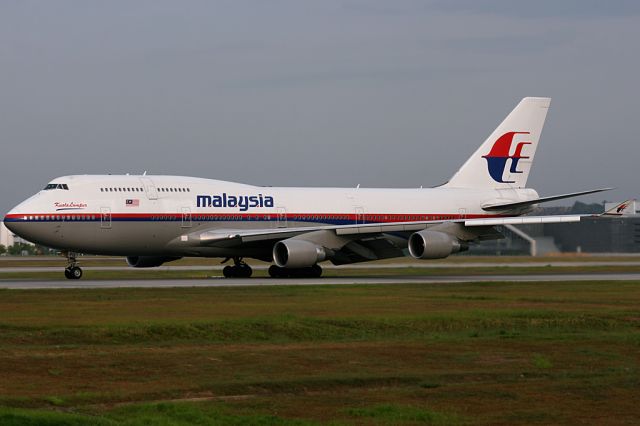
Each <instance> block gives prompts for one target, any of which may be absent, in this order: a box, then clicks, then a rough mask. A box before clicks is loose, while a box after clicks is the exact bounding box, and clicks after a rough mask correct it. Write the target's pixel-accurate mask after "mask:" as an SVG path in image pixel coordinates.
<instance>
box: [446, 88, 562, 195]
mask: <svg viewBox="0 0 640 426" xmlns="http://www.w3.org/2000/svg"><path fill="white" fill-rule="evenodd" d="M550 103H551V98H524V99H522V100H521V101H520V103H519V104H518V105H517V106H516V107H515V108H514V109H513V111H511V113H510V114H509V115H508V116H507V118H505V119H504V121H503V122H502V123H500V125H499V126H498V127H497V128H496V129H495V130H494V131H493V133H491V136H489V137H488V138H487V140H485V141H484V143H483V144H482V145H480V148H478V150H477V151H476V152H475V153H474V154H473V155H472V156H471V157H470V158H469V159H468V160H467V161H466V162H465V163H464V164H463V165H462V167H460V170H458V171H457V172H456V174H455V175H453V177H452V178H451V179H450V180H449V182H447V183H446V184H445V185H444V186H445V187H452V188H496V189H502V188H524V187H525V186H526V185H527V178H528V177H529V172H530V171H531V164H532V163H533V158H534V156H535V154H536V148H537V147H538V141H539V140H540V133H542V127H543V126H544V120H545V118H546V117H547V111H548V110H549V104H550Z"/></svg>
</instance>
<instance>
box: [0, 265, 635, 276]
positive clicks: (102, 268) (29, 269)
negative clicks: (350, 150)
mask: <svg viewBox="0 0 640 426" xmlns="http://www.w3.org/2000/svg"><path fill="white" fill-rule="evenodd" d="M80 266H81V267H82V269H83V270H85V271H139V272H144V271H150V270H153V271H221V270H222V268H224V266H225V265H220V264H212V265H192V266H188V265H186V266H185V265H180V266H171V265H164V266H159V267H157V268H132V267H130V266H126V265H123V266H82V262H80ZM549 266H555V267H559V268H570V267H580V266H613V267H617V266H640V261H627V262H619V261H612V262H606V261H602V262H560V261H559V262H477V263H476V262H473V263H453V262H451V263H430V262H429V261H425V262H424V263H421V264H415V263H414V264H407V263H385V264H379V265H369V264H366V263H361V264H355V265H342V266H335V265H330V264H323V265H322V268H323V269H335V270H340V269H393V268H414V269H415V268H424V269H448V268H460V269H464V268H546V267H549ZM252 268H253V269H255V270H258V271H259V270H266V269H268V268H269V266H268V265H254V266H252ZM63 269H64V266H15V267H7V268H3V267H0V274H2V273H11V272H14V273H15V272H62V271H63ZM0 276H1V275H0Z"/></svg>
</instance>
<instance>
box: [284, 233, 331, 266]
mask: <svg viewBox="0 0 640 426" xmlns="http://www.w3.org/2000/svg"><path fill="white" fill-rule="evenodd" d="M326 258H327V253H326V251H325V250H324V247H322V246H319V245H317V244H314V243H312V242H309V241H304V240H294V239H289V240H283V241H278V242H277V243H276V244H275V245H274V246H273V261H274V262H275V263H276V265H278V266H279V267H281V268H306V267H308V266H313V265H315V264H316V263H318V262H322V261H323V260H325V259H326Z"/></svg>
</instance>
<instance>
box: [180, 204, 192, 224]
mask: <svg viewBox="0 0 640 426" xmlns="http://www.w3.org/2000/svg"><path fill="white" fill-rule="evenodd" d="M180 226H181V227H182V228H191V209H190V208H189V207H183V208H182V225H180Z"/></svg>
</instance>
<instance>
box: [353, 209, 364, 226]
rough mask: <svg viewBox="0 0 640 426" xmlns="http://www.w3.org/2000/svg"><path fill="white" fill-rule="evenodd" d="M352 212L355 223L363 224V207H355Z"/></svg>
mask: <svg viewBox="0 0 640 426" xmlns="http://www.w3.org/2000/svg"><path fill="white" fill-rule="evenodd" d="M354 213H355V223H356V225H358V224H363V223H364V207H355V208H354Z"/></svg>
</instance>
